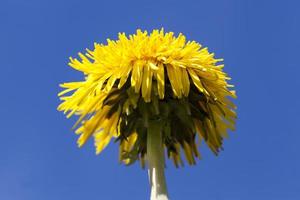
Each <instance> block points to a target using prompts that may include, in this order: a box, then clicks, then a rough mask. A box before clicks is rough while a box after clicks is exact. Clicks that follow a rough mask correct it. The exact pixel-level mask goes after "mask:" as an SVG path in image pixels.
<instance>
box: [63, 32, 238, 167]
mask: <svg viewBox="0 0 300 200" xmlns="http://www.w3.org/2000/svg"><path fill="white" fill-rule="evenodd" d="M79 57H80V58H81V60H80V61H79V60H77V59H72V58H71V59H70V60H71V61H70V63H69V64H70V66H71V67H73V68H74V69H76V70H79V71H82V72H83V73H84V75H85V80H84V81H81V82H70V83H64V84H61V87H63V88H65V90H64V91H62V92H61V93H60V94H59V96H60V98H61V100H62V101H63V102H62V103H61V104H60V105H59V107H58V110H60V111H64V112H65V113H67V117H70V116H72V115H73V114H76V115H79V119H78V121H77V122H76V124H75V125H74V127H78V128H77V130H76V133H77V134H80V137H79V139H78V145H79V146H82V145H83V144H85V143H86V141H87V140H88V139H89V138H90V137H91V136H94V139H95V146H96V152H97V153H100V152H101V151H102V150H103V149H104V148H105V147H106V146H107V145H108V143H109V142H110V140H111V139H112V138H113V137H114V138H115V141H117V142H119V147H120V160H122V161H124V162H125V163H126V164H130V163H133V162H134V161H136V160H137V159H138V160H140V161H141V163H142V166H144V158H145V155H146V153H147V148H146V146H147V129H149V128H151V127H152V125H153V124H156V127H158V128H157V129H158V131H161V133H162V137H163V143H164V147H165V148H166V149H167V153H168V157H169V158H171V159H172V160H173V161H174V164H175V165H176V166H179V165H180V164H183V162H182V158H181V152H183V153H184V155H185V157H186V160H187V162H188V163H189V164H191V165H192V164H195V158H196V157H200V154H199V152H198V147H197V146H198V145H199V143H200V142H201V140H204V141H205V142H206V144H207V145H208V147H209V148H210V149H211V150H212V151H213V152H214V153H215V154H218V152H219V150H220V149H221V148H222V140H223V138H226V137H227V129H232V130H233V129H234V124H235V118H236V114H235V105H234V104H233V103H232V102H231V101H230V100H229V98H228V97H232V98H235V93H234V91H232V90H230V89H229V88H230V87H233V86H232V85H229V84H227V80H229V79H230V78H229V77H228V76H227V75H226V74H225V73H224V72H223V71H222V69H223V65H221V64H220V65H218V64H217V63H218V62H220V61H222V59H215V58H214V54H212V53H209V52H208V50H207V48H202V47H201V45H200V44H198V43H196V42H194V41H192V42H186V39H185V37H184V36H183V35H182V34H179V36H177V37H175V36H174V34H173V33H172V32H169V33H164V31H163V30H160V31H158V30H154V31H153V32H152V33H150V34H148V33H147V32H146V31H145V32H142V31H140V30H138V31H137V33H136V34H134V35H129V37H127V36H126V35H125V34H124V33H122V34H119V39H118V40H117V41H112V40H107V45H103V44H95V49H94V50H93V51H91V50H87V52H86V53H85V54H81V53H79ZM70 93H71V94H70ZM68 94H69V95H68ZM197 138H198V141H197Z"/></svg>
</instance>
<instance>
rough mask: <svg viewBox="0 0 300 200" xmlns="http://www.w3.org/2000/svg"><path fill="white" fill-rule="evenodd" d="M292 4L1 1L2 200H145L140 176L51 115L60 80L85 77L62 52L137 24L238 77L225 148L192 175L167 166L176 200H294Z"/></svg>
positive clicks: (299, 17)
mask: <svg viewBox="0 0 300 200" xmlns="http://www.w3.org/2000/svg"><path fill="white" fill-rule="evenodd" d="M299 7H300V5H299V3H297V0H294V1H289V0H287V1H276V0H256V1H255V0H224V1H222V0H207V1H198V0H186V1H174V0H164V1H158V0H151V1H150V0H149V1H143V0H139V1H99V0H98V1H96V0H94V1H90V0H86V1H79V0H73V1H60V0H49V1H46V0H1V6H0V61H1V62H0V67H1V70H0V73H1V79H0V85H1V98H0V105H1V115H0V124H1V126H0V127H1V132H0V136H1V137H0V138H1V142H0V199H1V200H82V199H85V200H88V199H99V200H114V199H130V200H141V199H148V197H149V187H148V180H147V173H146V171H145V170H142V169H140V166H139V165H138V164H136V165H133V166H131V167H125V166H123V165H119V164H118V162H117V160H118V156H117V154H118V151H117V145H116V144H114V143H112V144H110V145H109V147H108V148H107V149H106V150H105V151H104V152H103V154H101V155H100V156H95V153H94V147H93V142H92V141H90V142H89V143H88V144H87V146H85V147H84V148H82V149H78V148H77V147H76V138H77V136H76V135H75V134H73V132H72V130H71V126H72V124H73V123H74V121H75V118H74V119H72V120H67V119H65V116H64V115H63V114H62V113H59V112H58V111H56V107H57V105H58V104H59V100H58V98H57V93H58V92H59V91H60V88H59V87H58V84H59V83H62V82H66V81H76V80H81V79H82V75H81V74H80V73H78V72H76V71H74V70H72V69H71V68H69V67H68V66H67V63H68V57H69V56H75V57H76V56H77V53H78V52H79V51H83V50H84V49H85V48H92V47H93V43H94V42H95V41H97V42H100V43H101V42H105V40H106V38H113V39H115V38H116V36H117V33H118V32H126V33H133V32H135V30H136V29H137V28H142V29H146V30H152V29H153V28H160V27H162V26H163V27H165V29H166V30H167V31H174V32H176V33H179V32H182V33H184V34H185V35H186V36H187V37H188V39H193V40H196V41H198V42H200V43H202V44H203V45H205V46H208V47H209V49H210V51H212V52H215V53H216V56H217V57H223V58H225V70H226V72H228V73H229V74H230V76H232V77H233V80H232V82H231V83H233V84H235V85H236V90H237V94H238V99H237V100H236V101H235V102H236V104H237V105H238V121H237V131H235V132H234V133H232V134H231V136H230V139H229V140H226V141H225V151H223V152H222V153H221V155H220V156H219V157H215V156H213V154H212V153H211V152H209V151H208V149H207V148H206V147H205V146H203V148H202V149H201V152H202V155H203V159H202V160H201V161H199V162H198V164H197V165H196V166H195V167H189V166H186V167H184V168H181V169H175V168H174V167H173V166H172V165H171V164H170V163H168V169H167V181H168V186H169V192H170V194H171V199H172V200H182V199H190V200H198V199H200V200H201V199H203V200H204V199H205V200H253V199H255V200H269V199H270V200H298V199H300V171H299V169H300V160H299V145H300V142H299V141H300V131H299V123H300V117H299V113H300V112H299V111H300V105H299V103H300V102H299V97H300V94H299V91H300V90H299V88H300V81H299V73H300V69H299V61H298V58H299V49H300V39H299V35H300V12H299Z"/></svg>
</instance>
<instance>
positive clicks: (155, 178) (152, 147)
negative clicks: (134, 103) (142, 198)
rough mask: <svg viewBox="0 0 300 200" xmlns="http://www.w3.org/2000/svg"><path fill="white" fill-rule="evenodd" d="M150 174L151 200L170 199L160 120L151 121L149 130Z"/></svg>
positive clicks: (148, 157)
mask: <svg viewBox="0 0 300 200" xmlns="http://www.w3.org/2000/svg"><path fill="white" fill-rule="evenodd" d="M147 160H148V167H149V169H148V174H149V180H150V186H151V198H150V199H151V200H168V199H169V197H168V192H167V184H166V178H165V173H164V170H165V154H164V147H163V142H162V133H161V130H160V125H159V122H150V123H149V127H148V132H147Z"/></svg>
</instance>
